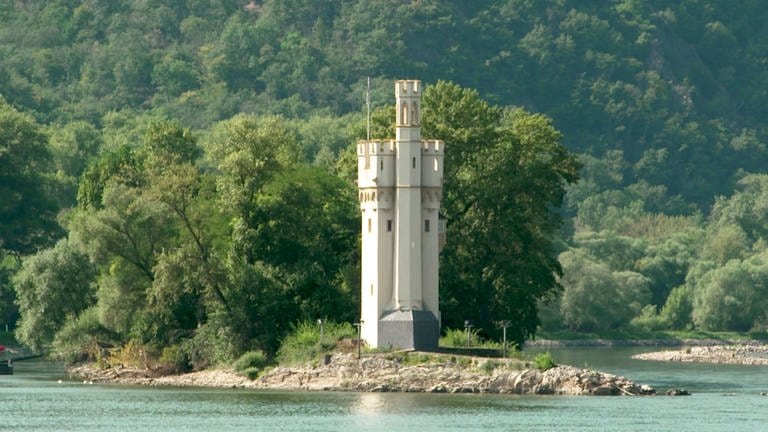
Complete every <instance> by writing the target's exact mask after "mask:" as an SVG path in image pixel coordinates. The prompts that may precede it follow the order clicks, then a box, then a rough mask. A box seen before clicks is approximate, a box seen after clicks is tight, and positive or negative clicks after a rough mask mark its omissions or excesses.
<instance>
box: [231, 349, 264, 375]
mask: <svg viewBox="0 0 768 432" xmlns="http://www.w3.org/2000/svg"><path fill="white" fill-rule="evenodd" d="M268 364H269V361H268V360H267V356H266V355H265V354H264V351H262V350H256V351H248V352H246V353H245V354H243V355H241V356H240V358H238V359H237V360H235V362H234V363H232V367H233V368H234V369H235V370H236V371H238V372H240V373H244V372H246V371H247V370H248V369H256V370H257V371H260V370H262V369H264V367H265V366H267V365H268Z"/></svg>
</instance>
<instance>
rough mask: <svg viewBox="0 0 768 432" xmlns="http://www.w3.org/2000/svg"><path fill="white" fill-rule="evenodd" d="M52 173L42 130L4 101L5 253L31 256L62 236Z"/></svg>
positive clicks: (0, 136)
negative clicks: (57, 217)
mask: <svg viewBox="0 0 768 432" xmlns="http://www.w3.org/2000/svg"><path fill="white" fill-rule="evenodd" d="M1 94H2V92H0V95H1ZM51 171H52V166H51V150H50V147H49V146H48V137H47V136H46V135H45V134H44V132H43V130H42V128H41V127H40V125H38V124H37V122H36V121H35V120H34V119H33V118H32V117H31V116H30V115H28V114H23V113H20V112H19V111H17V110H16V109H14V108H13V107H12V106H11V105H9V104H8V103H7V102H6V101H5V100H4V99H3V98H2V96H0V197H2V199H0V251H8V252H12V253H16V254H30V253H33V252H34V251H36V250H37V249H38V248H40V247H45V246H48V245H50V244H52V243H53V240H54V239H55V237H56V236H57V235H59V229H58V225H57V223H56V220H55V216H56V212H57V211H58V208H59V203H57V200H56V199H55V192H56V184H55V182H54V180H53V178H51V177H50V173H51Z"/></svg>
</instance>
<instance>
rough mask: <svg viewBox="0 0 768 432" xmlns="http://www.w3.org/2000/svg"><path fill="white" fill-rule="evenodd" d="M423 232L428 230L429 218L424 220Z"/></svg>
mask: <svg viewBox="0 0 768 432" xmlns="http://www.w3.org/2000/svg"><path fill="white" fill-rule="evenodd" d="M424 232H429V219H425V220H424Z"/></svg>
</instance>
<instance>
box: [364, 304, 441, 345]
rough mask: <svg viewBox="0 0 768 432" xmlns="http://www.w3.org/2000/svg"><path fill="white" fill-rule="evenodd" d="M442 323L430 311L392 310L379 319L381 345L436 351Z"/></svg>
mask: <svg viewBox="0 0 768 432" xmlns="http://www.w3.org/2000/svg"><path fill="white" fill-rule="evenodd" d="M438 339H440V323H439V322H438V321H437V318H435V315H434V314H433V313H432V312H429V311H392V312H387V313H385V315H384V316H383V317H382V318H381V319H380V320H379V346H380V347H384V348H390V347H391V348H401V349H416V350H424V351H434V350H436V349H437V342H438Z"/></svg>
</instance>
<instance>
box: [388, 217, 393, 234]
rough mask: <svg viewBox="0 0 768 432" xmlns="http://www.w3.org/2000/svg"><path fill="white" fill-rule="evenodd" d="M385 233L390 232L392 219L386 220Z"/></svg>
mask: <svg viewBox="0 0 768 432" xmlns="http://www.w3.org/2000/svg"><path fill="white" fill-rule="evenodd" d="M387 232H392V219H388V220H387Z"/></svg>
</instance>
